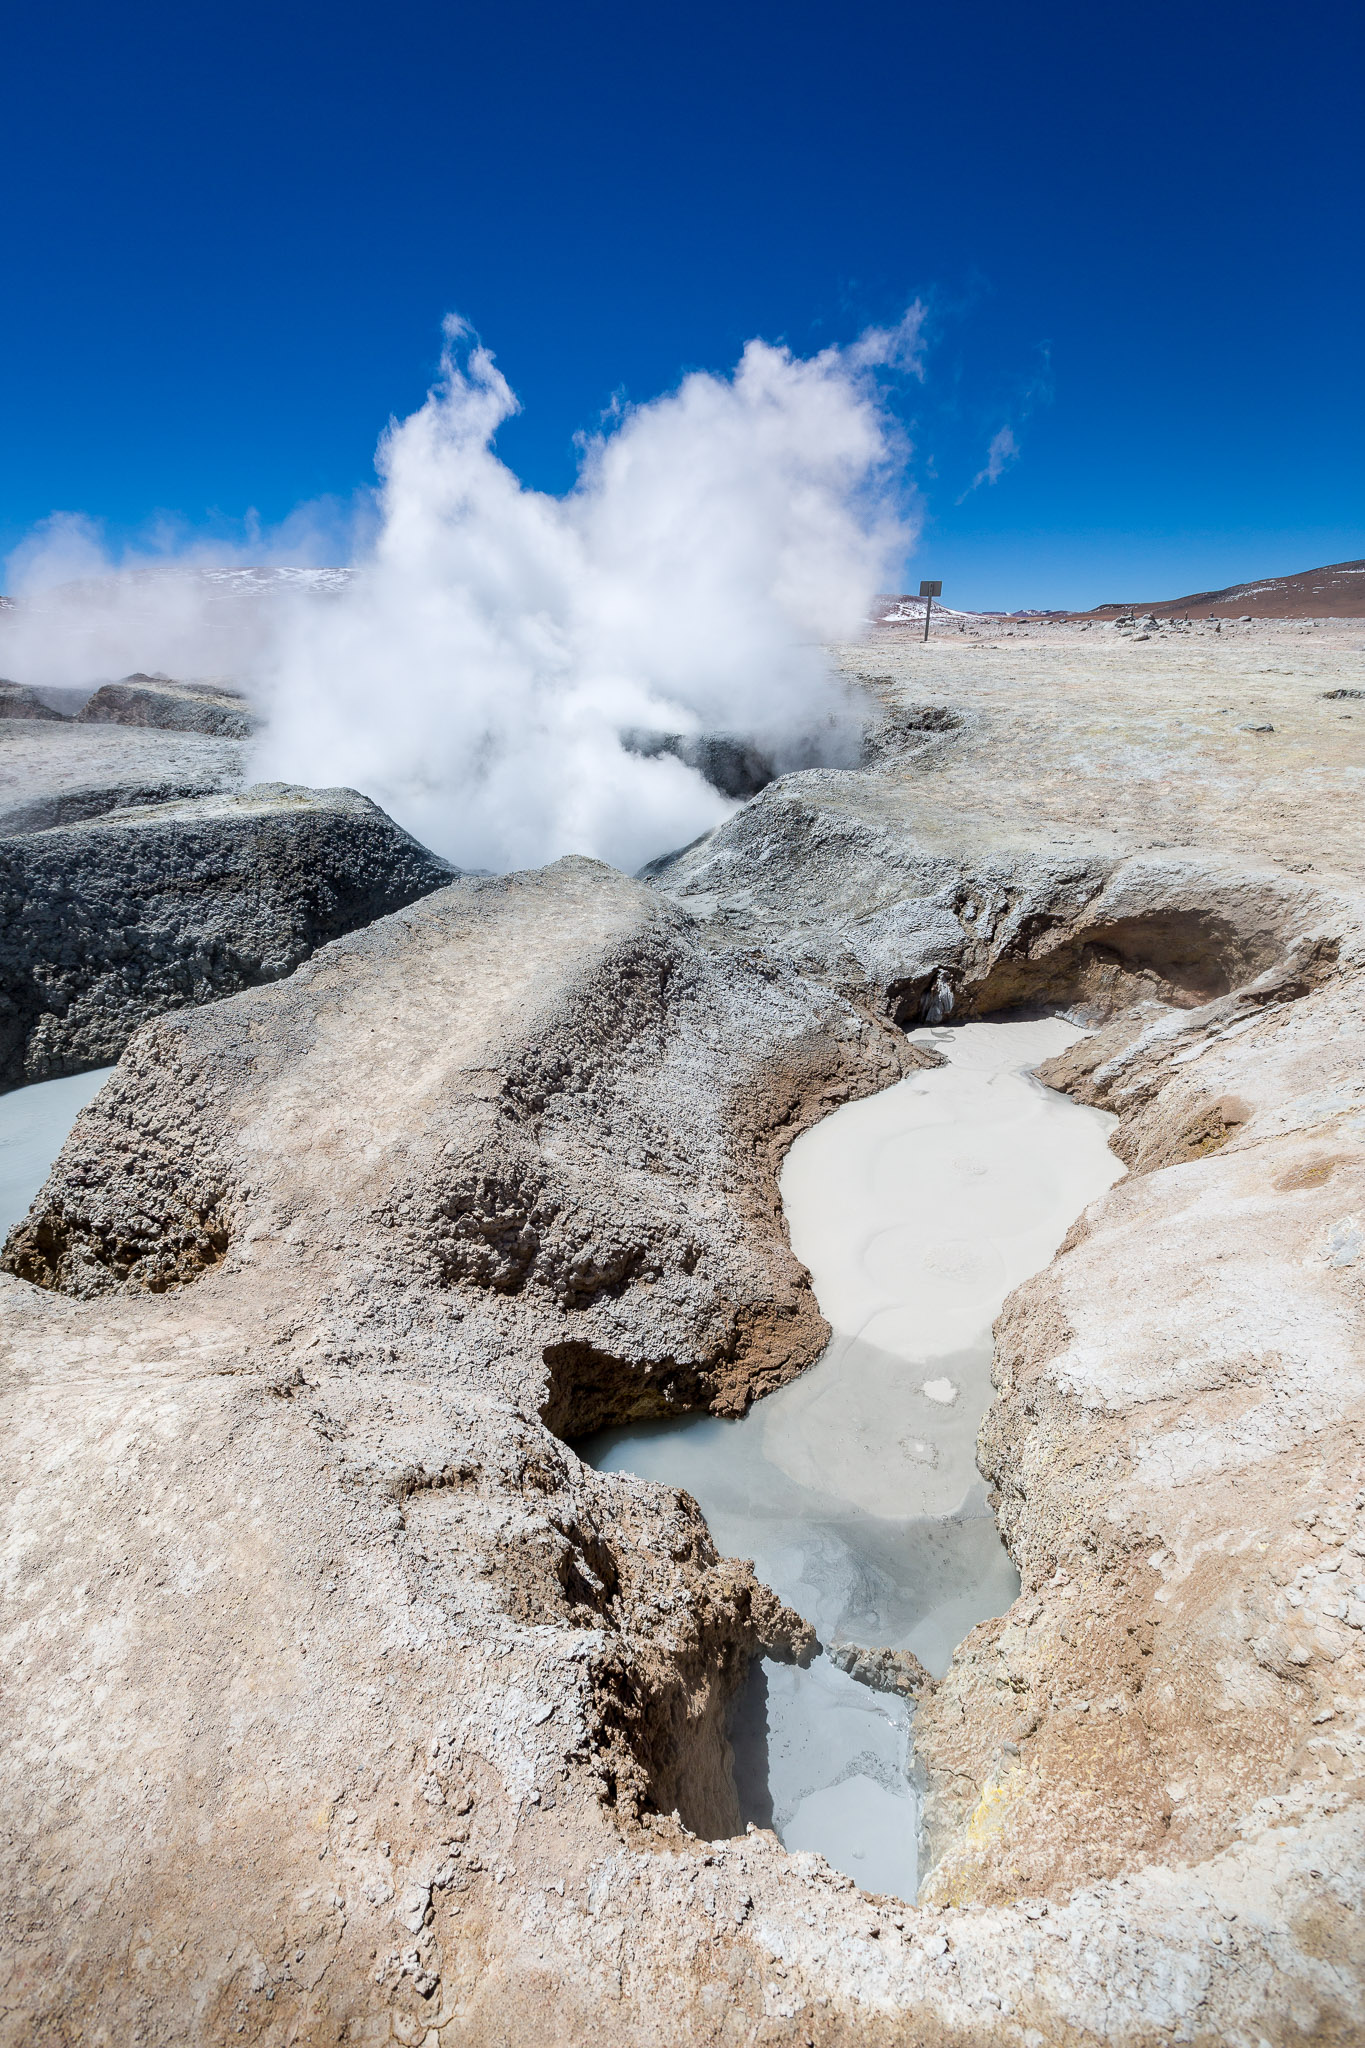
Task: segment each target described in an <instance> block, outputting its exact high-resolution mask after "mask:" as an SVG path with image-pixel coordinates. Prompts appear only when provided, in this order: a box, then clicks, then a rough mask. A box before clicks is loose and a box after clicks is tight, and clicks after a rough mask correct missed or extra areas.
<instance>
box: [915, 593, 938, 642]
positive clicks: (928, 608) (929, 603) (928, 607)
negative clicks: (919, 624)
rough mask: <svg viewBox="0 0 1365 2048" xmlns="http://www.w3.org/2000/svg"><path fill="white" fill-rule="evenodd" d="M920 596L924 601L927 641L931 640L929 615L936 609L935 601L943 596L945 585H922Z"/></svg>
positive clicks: (925, 635)
mask: <svg viewBox="0 0 1365 2048" xmlns="http://www.w3.org/2000/svg"><path fill="white" fill-rule="evenodd" d="M919 594H920V596H921V597H922V598H923V599H924V637H925V640H926V641H927V640H928V638H929V614H930V612H932V610H933V609H934V599H935V598H936V597H942V595H943V585H942V584H941V583H921V585H920V587H919Z"/></svg>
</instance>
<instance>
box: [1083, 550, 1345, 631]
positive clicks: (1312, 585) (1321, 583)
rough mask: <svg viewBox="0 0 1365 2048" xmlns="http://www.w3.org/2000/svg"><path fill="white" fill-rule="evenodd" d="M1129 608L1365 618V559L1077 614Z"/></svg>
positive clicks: (1111, 615) (1118, 613) (1161, 614)
mask: <svg viewBox="0 0 1365 2048" xmlns="http://www.w3.org/2000/svg"><path fill="white" fill-rule="evenodd" d="M1128 612H1141V613H1143V614H1144V615H1147V614H1150V615H1151V616H1152V617H1153V618H1158V619H1172V618H1183V617H1184V615H1185V613H1186V612H1188V613H1189V615H1190V617H1191V618H1195V619H1206V618H1208V617H1209V615H1210V614H1212V615H1213V616H1214V617H1215V618H1220V619H1229V618H1230V619H1238V618H1244V617H1246V616H1247V615H1250V616H1251V617H1252V618H1253V619H1361V618H1365V562H1332V563H1329V565H1328V566H1327V567H1326V568H1325V569H1300V570H1299V572H1298V574H1297V575H1295V576H1266V577H1262V578H1261V580H1260V581H1259V582H1257V583H1234V584H1231V585H1230V586H1229V587H1228V588H1227V589H1226V590H1197V591H1196V592H1195V593H1194V595H1193V596H1192V597H1169V598H1161V599H1159V600H1158V601H1157V602H1156V603H1155V604H1152V603H1148V602H1146V601H1144V602H1143V603H1141V604H1097V605H1096V606H1095V608H1094V610H1093V611H1088V612H1073V613H1072V614H1071V616H1072V617H1073V618H1082V619H1116V618H1120V617H1122V616H1123V615H1124V614H1125V613H1128Z"/></svg>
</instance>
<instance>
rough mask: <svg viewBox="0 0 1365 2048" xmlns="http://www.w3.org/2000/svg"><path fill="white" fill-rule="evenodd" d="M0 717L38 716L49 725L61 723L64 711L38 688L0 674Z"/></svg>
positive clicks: (37, 717)
mask: <svg viewBox="0 0 1365 2048" xmlns="http://www.w3.org/2000/svg"><path fill="white" fill-rule="evenodd" d="M0 718H36V719H39V720H41V721H43V722H45V723H46V724H48V725H60V724H61V722H62V713H61V712H60V711H58V710H57V709H56V707H55V706H54V705H52V704H49V703H47V702H46V701H45V700H44V698H42V697H41V696H40V695H39V694H38V692H37V691H36V690H30V689H29V688H28V687H27V686H26V685H25V684H23V683H12V682H9V681H8V680H7V679H6V678H5V677H3V676H0Z"/></svg>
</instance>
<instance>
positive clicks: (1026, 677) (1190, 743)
mask: <svg viewBox="0 0 1365 2048" xmlns="http://www.w3.org/2000/svg"><path fill="white" fill-rule="evenodd" d="M837 659H838V661H839V665H840V667H841V668H842V669H843V670H844V672H845V673H846V674H848V675H850V676H854V677H857V676H871V677H890V678H892V681H893V689H894V693H895V695H897V696H898V697H899V696H900V695H902V694H904V695H906V696H915V697H923V699H925V700H926V701H935V702H942V703H949V704H951V705H953V706H954V707H955V708H958V709H960V710H963V711H966V712H967V713H969V714H970V715H971V719H972V723H971V726H970V729H969V730H968V731H967V732H966V733H964V734H963V735H962V736H961V740H960V742H959V743H958V744H957V745H956V746H955V747H954V748H952V749H951V751H950V752H949V753H948V754H947V755H946V757H943V758H935V759H934V760H933V762H932V777H933V781H932V789H933V797H934V802H935V804H936V805H937V806H941V805H943V804H944V803H959V804H961V806H962V807H963V809H965V810H968V811H972V812H975V813H977V814H978V815H981V816H982V817H983V818H984V819H990V820H995V821H997V822H998V823H999V824H1001V825H1005V826H1009V827H1013V826H1014V825H1016V824H1017V823H1019V822H1021V821H1033V822H1036V823H1037V824H1040V825H1044V826H1048V827H1050V828H1052V831H1053V834H1054V836H1055V837H1057V838H1058V839H1060V840H1063V841H1068V840H1069V841H1071V842H1072V843H1081V844H1084V845H1086V846H1093V847H1096V848H1098V849H1100V850H1104V849H1105V848H1106V847H1111V848H1113V849H1114V850H1125V851H1126V850H1129V849H1133V850H1136V849H1138V848H1141V847H1182V846H1203V847H1216V848H1218V849H1219V850H1220V851H1221V852H1227V853H1240V854H1244V855H1247V856H1249V857H1250V858H1252V859H1255V860H1265V859H1267V858H1269V859H1271V860H1274V861H1275V862H1277V863H1278V864H1279V865H1281V866H1283V867H1286V868H1289V869H1290V870H1292V871H1293V872H1294V873H1299V874H1302V873H1307V872H1310V871H1311V872H1312V873H1313V874H1314V876H1315V878H1317V879H1319V880H1322V881H1324V882H1329V883H1330V882H1343V881H1349V882H1351V883H1358V882H1359V881H1360V880H1361V879H1362V877H1365V696H1362V697H1361V698H1360V699H1358V700H1353V699H1351V698H1332V697H1329V695H1328V694H1327V693H1328V692H1329V691H1333V690H1342V689H1356V690H1360V691H1362V692H1365V620H1335V621H1330V622H1328V623H1327V624H1324V625H1322V626H1317V627H1312V626H1307V625H1304V624H1301V623H1298V622H1289V623H1284V624H1281V623H1278V622H1275V623H1270V622H1265V621H1260V622H1257V623H1256V624H1254V625H1251V626H1240V625H1232V624H1224V625H1223V627H1222V629H1221V631H1219V632H1214V631H1213V630H1212V629H1211V628H1209V627H1207V626H1205V627H1190V628H1188V629H1180V628H1170V627H1162V628H1157V629H1152V630H1151V632H1150V637H1148V638H1145V639H1144V638H1139V637H1138V634H1137V633H1136V632H1134V633H1122V632H1120V631H1118V630H1117V629H1115V628H1114V627H1111V626H1095V627H1091V628H1086V627H1083V626H1075V625H1056V626H1028V627H1020V628H1017V629H1008V630H1005V631H1003V632H1000V633H987V632H985V631H983V630H981V629H971V628H969V629H968V630H966V631H964V632H958V631H957V630H956V628H954V627H949V628H947V629H946V630H938V629H935V630H934V631H933V632H932V633H931V635H930V638H929V642H928V645H927V646H926V645H924V644H923V643H922V642H921V641H920V640H919V639H918V638H917V637H916V633H915V630H914V629H913V628H906V629H900V630H897V629H887V628H882V629H878V631H877V632H876V633H875V634H874V635H873V636H872V638H871V639H870V640H869V641H867V642H865V643H863V644H861V645H858V646H852V647H845V648H841V649H839V650H838V652H837ZM874 688H876V689H877V690H878V693H879V694H890V693H889V692H887V690H886V686H885V685H874ZM1258 726H1260V727H1263V726H1271V727H1273V728H1274V729H1273V731H1269V732H1266V731H1255V730H1247V728H1248V727H1258Z"/></svg>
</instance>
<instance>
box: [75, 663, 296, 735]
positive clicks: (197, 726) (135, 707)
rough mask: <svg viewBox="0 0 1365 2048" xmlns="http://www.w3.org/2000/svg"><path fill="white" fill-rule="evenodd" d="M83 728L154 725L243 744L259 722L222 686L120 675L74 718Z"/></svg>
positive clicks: (238, 695) (233, 692)
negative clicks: (199, 733)
mask: <svg viewBox="0 0 1365 2048" xmlns="http://www.w3.org/2000/svg"><path fill="white" fill-rule="evenodd" d="M76 717H77V719H78V720H79V722H80V723H81V724H82V725H131V726H155V727H159V728H161V729H162V730H164V731H167V732H201V733H208V734H210V735H212V736H213V737H214V738H217V739H231V740H244V739H249V738H250V737H251V735H252V733H254V732H256V731H258V730H259V728H260V725H261V720H260V719H259V718H258V717H257V715H256V713H255V712H254V711H253V710H252V709H251V707H250V705H249V704H248V702H247V700H246V698H245V697H244V696H242V694H241V692H240V691H238V690H233V689H230V688H229V687H228V686H227V685H226V684H212V683H178V682H176V681H174V680H173V678H171V677H170V676H145V675H132V676H125V677H124V678H123V680H122V682H118V683H104V684H102V685H101V686H100V688H99V689H97V690H96V691H94V692H93V694H92V695H91V696H90V697H89V698H88V699H87V700H86V702H85V703H84V704H83V705H82V707H81V709H80V710H79V711H78V712H77V713H76Z"/></svg>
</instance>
